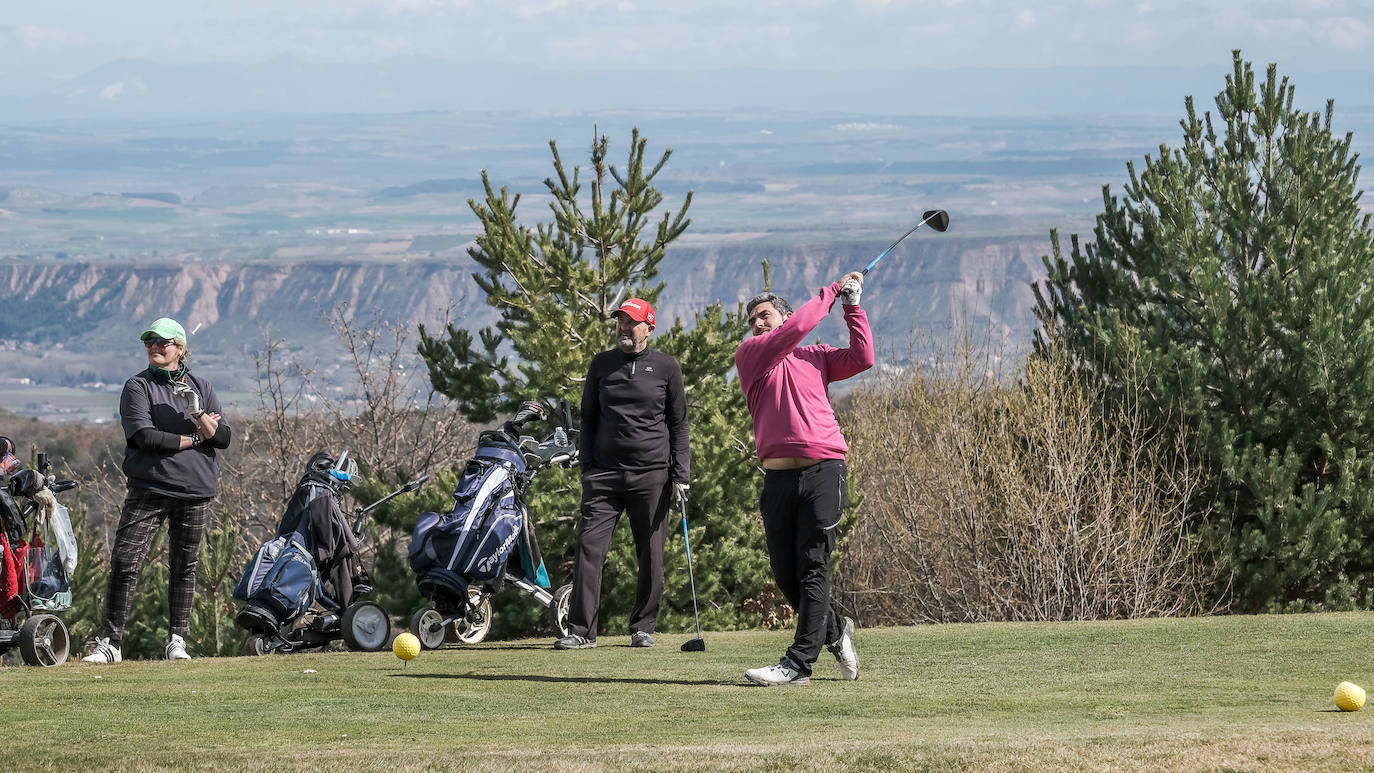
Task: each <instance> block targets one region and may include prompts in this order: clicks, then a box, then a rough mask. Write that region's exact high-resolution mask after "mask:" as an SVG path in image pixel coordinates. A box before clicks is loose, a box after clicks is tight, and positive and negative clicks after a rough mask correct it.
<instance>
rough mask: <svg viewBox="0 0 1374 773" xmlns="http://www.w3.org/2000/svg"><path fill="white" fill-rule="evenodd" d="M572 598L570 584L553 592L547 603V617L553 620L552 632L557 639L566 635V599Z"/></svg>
mask: <svg viewBox="0 0 1374 773" xmlns="http://www.w3.org/2000/svg"><path fill="white" fill-rule="evenodd" d="M571 597H572V583H568V584H567V585H564V586H563V587H561V588H559V589H558V590H556V591H554V592H553V601H550V602H549V617H550V619H552V620H553V632H554V634H555V635H557V636H558V638H560V639H561V638H563V637H564V636H567V635H568V599H569V598H571Z"/></svg>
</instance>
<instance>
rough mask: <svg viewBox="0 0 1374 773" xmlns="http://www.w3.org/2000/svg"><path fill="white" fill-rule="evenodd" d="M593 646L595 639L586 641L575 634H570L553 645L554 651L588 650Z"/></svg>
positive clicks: (583, 637) (586, 639)
mask: <svg viewBox="0 0 1374 773" xmlns="http://www.w3.org/2000/svg"><path fill="white" fill-rule="evenodd" d="M595 646H596V639H588V638H586V637H585V636H578V635H577V634H575V633H570V634H568V635H567V636H564V637H563V638H561V639H559V640H558V641H556V642H554V643H553V648H554V649H556V650H589V649H591V648H592V647H595Z"/></svg>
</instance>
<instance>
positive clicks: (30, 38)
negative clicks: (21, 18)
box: [16, 24, 86, 48]
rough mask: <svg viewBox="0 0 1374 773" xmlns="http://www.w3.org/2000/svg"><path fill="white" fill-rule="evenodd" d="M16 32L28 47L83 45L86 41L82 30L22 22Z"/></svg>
mask: <svg viewBox="0 0 1374 773" xmlns="http://www.w3.org/2000/svg"><path fill="white" fill-rule="evenodd" d="M16 32H17V34H18V35H19V40H20V41H22V42H23V44H24V45H25V46H26V47H28V48H42V47H43V46H49V45H63V46H67V45H81V44H82V43H85V42H86V36H85V35H83V34H81V33H80V32H68V31H67V30H64V29H60V28H57V27H40V26H38V25H35V24H21V25H20V26H19V28H18V29H17V30H16Z"/></svg>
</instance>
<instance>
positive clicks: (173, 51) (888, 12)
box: [0, 0, 1374, 81]
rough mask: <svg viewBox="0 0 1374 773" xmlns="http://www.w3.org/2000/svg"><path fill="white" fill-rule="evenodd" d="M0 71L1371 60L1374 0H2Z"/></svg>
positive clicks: (1346, 64) (1319, 66)
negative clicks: (268, 64) (141, 66)
mask: <svg viewBox="0 0 1374 773" xmlns="http://www.w3.org/2000/svg"><path fill="white" fill-rule="evenodd" d="M4 8H5V10H4V13H3V14H0V76H4V77H5V78H8V79H18V80H21V81H23V80H29V79H34V80H52V79H63V78H70V77H73V76H76V75H79V74H81V73H83V72H85V71H87V70H90V69H91V68H94V67H97V66H99V65H102V64H106V63H108V62H111V61H114V60H119V59H149V60H152V61H155V62H160V63H170V64H179V63H193V62H194V63H204V62H237V63H256V62H263V61H266V60H269V59H272V58H274V57H278V56H282V55H292V56H295V57H298V58H300V59H303V60H306V61H310V62H317V63H333V62H342V61H351V62H358V63H366V62H373V61H380V60H385V59H388V58H393V57H405V56H421V57H437V58H442V59H450V60H456V61H487V62H493V63H509V64H521V65H527V66H530V65H532V66H535V67H540V68H559V69H565V70H566V69H603V68H608V67H609V68H614V67H621V66H641V67H649V68H653V69H680V70H698V69H717V68H725V69H731V68H787V69H827V70H832V71H834V70H850V69H852V70H861V69H873V68H881V69H889V68H890V69H911V68H952V67H1043V66H1057V65H1094V66H1096V65H1113V64H1117V65H1153V66H1158V65H1183V66H1197V65H1213V66H1221V67H1225V66H1226V64H1227V63H1228V62H1229V58H1230V56H1229V52H1230V50H1231V49H1232V48H1237V47H1239V48H1241V49H1242V50H1243V53H1244V55H1245V57H1246V58H1247V59H1249V60H1251V61H1255V62H1270V61H1277V62H1279V63H1280V65H1281V66H1282V67H1283V68H1284V69H1285V70H1290V71H1291V70H1303V71H1321V70H1362V69H1369V68H1370V64H1369V63H1370V62H1371V61H1374V0H1273V1H1271V0H1261V1H1258V2H1241V1H1240V0H1211V2H1199V0H1186V1H1185V0H1143V1H1137V2H1118V1H1117V0H1044V1H1042V2H1035V3H1030V2H1021V3H1017V2H1004V1H1003V0H669V1H667V2H658V1H656V0H489V1H488V0H289V1H288V0H281V1H276V2H273V1H269V0H232V1H226V0H120V2H108V0H47V1H46V2H19V1H18V0H12V1H11V2H7V3H5V4H4Z"/></svg>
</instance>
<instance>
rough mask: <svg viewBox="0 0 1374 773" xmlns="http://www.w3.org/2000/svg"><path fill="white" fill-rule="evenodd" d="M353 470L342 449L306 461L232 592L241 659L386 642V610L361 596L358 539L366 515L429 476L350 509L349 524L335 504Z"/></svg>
mask: <svg viewBox="0 0 1374 773" xmlns="http://www.w3.org/2000/svg"><path fill="white" fill-rule="evenodd" d="M357 470H358V466H357V463H356V462H355V461H353V460H351V459H349V458H348V452H347V451H345V452H343V453H342V454H340V456H339V458H338V459H337V460H335V459H334V458H333V457H332V456H331V455H330V454H328V453H326V452H323V451H322V452H319V453H317V454H315V455H314V456H312V457H311V458H310V461H309V462H308V463H307V465H306V471H305V475H304V476H303V477H302V478H301V480H300V483H298V484H297V486H296V491H295V493H294V494H293V495H292V497H291V500H290V501H289V502H288V503H287V507H286V513H285V514H284V515H283V516H282V521H281V524H280V525H279V526H278V528H277V536H276V537H275V538H273V539H272V540H269V541H268V542H267V543H266V544H264V545H263V546H262V547H261V548H259V550H258V552H257V553H256V554H255V555H254V556H253V559H252V560H251V561H249V563H248V566H247V567H246V568H245V569H244V573H243V576H242V577H241V578H240V579H239V582H238V584H237V586H236V587H235V589H234V597H235V598H236V599H238V600H239V601H240V602H242V603H243V606H242V608H241V609H240V610H239V612H238V614H237V615H236V616H235V618H234V622H235V623H236V624H237V625H238V626H239V627H241V628H244V629H246V630H247V631H249V634H250V635H249V636H248V639H247V640H246V641H245V643H244V654H247V655H265V654H267V653H269V652H295V651H298V650H302V649H309V648H321V647H325V646H327V645H329V644H331V643H333V642H335V641H338V640H339V639H342V640H343V642H344V644H345V645H346V646H347V647H348V648H349V649H351V650H356V651H365V652H377V651H380V650H383V649H385V648H386V647H387V645H388V644H390V643H391V618H390V616H389V615H388V614H387V611H386V610H385V609H384V608H383V607H382V606H381V605H380V604H378V603H377V602H375V601H372V600H369V599H366V598H363V597H364V596H365V595H367V594H368V593H370V592H371V591H372V580H371V578H370V577H369V575H368V573H367V571H366V570H365V569H363V567H362V566H361V564H360V563H359V560H358V554H359V545H358V540H359V538H360V537H361V535H362V531H363V524H364V522H365V521H366V519H367V514H368V513H369V512H371V511H372V510H374V509H376V508H377V507H379V506H381V505H382V504H383V503H385V502H389V501H391V500H392V499H393V498H395V497H397V496H399V495H401V494H404V493H407V492H411V491H415V490H417V489H419V488H420V486H422V485H424V482H425V481H426V480H428V479H429V476H428V475H422V476H421V477H419V478H416V479H415V480H412V481H410V482H409V483H406V484H405V485H403V486H401V487H400V488H398V489H396V490H395V491H392V492H391V493H390V494H387V495H386V496H384V497H382V498H381V499H379V500H377V501H376V502H373V503H372V504H370V505H367V506H366V507H355V508H354V510H353V513H352V519H351V523H350V522H349V520H348V518H347V516H345V515H344V514H343V510H342V508H341V507H340V498H341V496H342V494H343V493H344V492H345V491H347V490H348V489H349V488H350V487H351V485H352V481H353V478H354V477H355V476H356V475H357Z"/></svg>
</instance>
